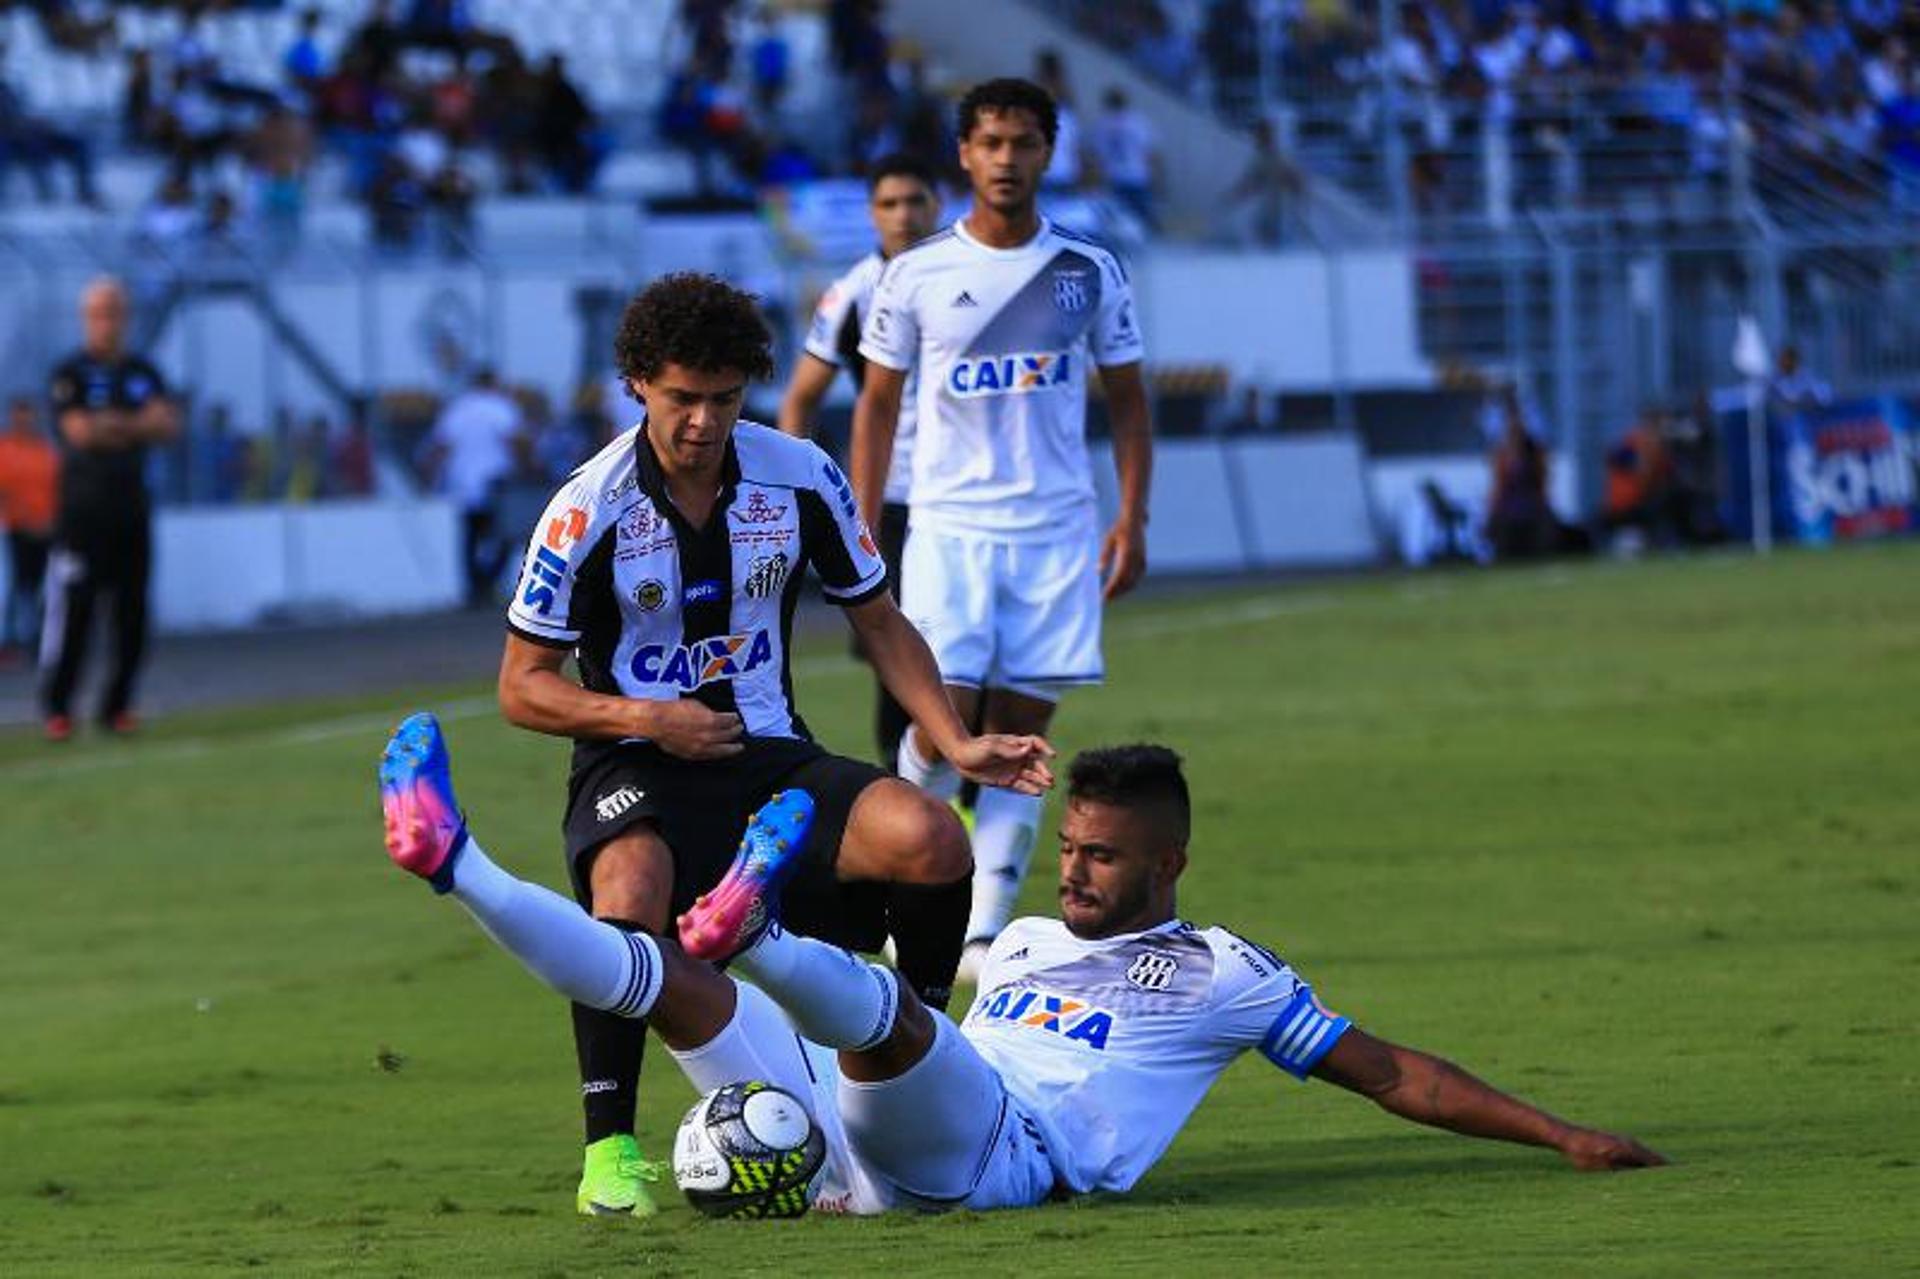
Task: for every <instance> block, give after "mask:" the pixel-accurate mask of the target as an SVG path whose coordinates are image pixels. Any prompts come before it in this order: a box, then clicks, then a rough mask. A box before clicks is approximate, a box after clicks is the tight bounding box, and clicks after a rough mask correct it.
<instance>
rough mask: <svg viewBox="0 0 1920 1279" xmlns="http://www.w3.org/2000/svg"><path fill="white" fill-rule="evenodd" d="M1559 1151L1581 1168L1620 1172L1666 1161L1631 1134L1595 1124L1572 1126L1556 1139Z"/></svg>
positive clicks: (1654, 1166) (1594, 1170) (1583, 1170)
mask: <svg viewBox="0 0 1920 1279" xmlns="http://www.w3.org/2000/svg"><path fill="white" fill-rule="evenodd" d="M1560 1153H1561V1154H1563V1155H1565V1156H1566V1157H1567V1162H1568V1163H1570V1164H1572V1165H1573V1166H1574V1167H1575V1168H1578V1169H1579V1170H1580V1171H1582V1172H1620V1171H1623V1170H1625V1169H1628V1168H1658V1167H1659V1166H1660V1165H1662V1164H1664V1163H1666V1162H1667V1160H1666V1157H1665V1156H1664V1155H1662V1154H1660V1153H1659V1152H1658V1151H1655V1150H1649V1149H1648V1148H1647V1147H1645V1146H1643V1145H1641V1144H1640V1143H1639V1142H1637V1141H1635V1140H1634V1139H1633V1138H1631V1137H1620V1136H1616V1135H1615V1134H1613V1133H1610V1132H1601V1131H1600V1130H1599V1129H1597V1128H1575V1129H1573V1131H1572V1132H1570V1133H1568V1134H1567V1136H1566V1138H1565V1139H1564V1140H1562V1141H1561V1143H1560Z"/></svg>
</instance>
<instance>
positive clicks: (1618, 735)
mask: <svg viewBox="0 0 1920 1279" xmlns="http://www.w3.org/2000/svg"><path fill="white" fill-rule="evenodd" d="M838 651H839V646H838V645H837V644H836V645H825V644H823V645H821V646H820V647H819V648H818V649H817V650H815V651H814V652H813V654H812V655H811V656H810V657H809V659H808V661H807V663H806V672H805V675H804V678H803V681H802V689H801V699H802V705H803V707H804V708H805V709H806V711H807V714H808V716H809V718H810V719H812V720H813V722H814V723H815V726H816V728H818V729H819V730H820V731H821V732H822V735H823V736H824V737H825V738H826V739H827V740H828V741H829V742H830V743H832V744H835V745H838V746H840V747H842V748H844V749H850V750H854V751H859V750H863V749H864V748H865V742H866V730H865V714H866V704H867V698H866V692H865V678H866V677H865V675H864V673H863V672H862V671H861V670H860V669H859V668H856V667H854V666H852V665H851V664H850V663H847V662H846V661H844V660H843V659H840V658H839V657H837V656H836V654H837V653H838ZM1108 651H1109V658H1110V664H1111V672H1110V675H1111V678H1110V683H1109V686H1108V687H1107V688H1106V689H1105V690H1103V691H1100V692H1097V693H1088V694H1086V695H1082V696H1076V697H1075V698H1073V699H1072V700H1071V702H1070V703H1069V706H1068V709H1067V711H1066V713H1065V715H1064V716H1063V723H1062V726H1061V728H1062V731H1061V732H1060V733H1059V735H1058V739H1057V743H1056V744H1057V745H1059V746H1060V747H1061V748H1062V750H1063V753H1064V752H1066V751H1070V750H1072V749H1074V748H1076V747H1078V746H1083V745H1087V744H1091V743H1094V742H1097V741H1110V740H1115V739H1122V738H1139V737H1150V738H1156V739H1160V740H1164V741H1166V742H1169V743H1171V744H1173V745H1175V746H1177V747H1178V748H1179V749H1181V750H1182V751H1183V752H1184V753H1185V754H1186V756H1187V758H1188V761H1189V766H1190V772H1191V776H1192V778H1193V780H1194V783H1195V787H1196V800H1197V804H1198V809H1199V811H1198V815H1197V826H1198V830H1197V833H1196V841H1195V847H1194V856H1193V863H1192V869H1191V871H1190V873H1189V878H1188V883H1187V886H1186V891H1185V892H1184V893H1183V897H1182V907H1183V913H1184V914H1185V915H1187V916H1188V917H1190V918H1193V919H1196V920H1200V921H1205V922H1219V923H1224V924H1228V925H1230V926H1232V927H1234V928H1236V929H1239V930H1241V931H1243V932H1246V933H1248V934H1250V935H1252V936H1253V937H1255V938H1257V939H1261V940H1264V941H1266V942H1267V943H1268V944H1270V945H1272V946H1273V947H1275V948H1276V949H1278V950H1279V951H1280V952H1281V953H1282V954H1284V955H1285V956H1286V957H1287V958H1288V959H1289V960H1290V961H1291V962H1292V963H1293V964H1294V965H1295V966H1296V967H1298V968H1299V969H1300V970H1301V971H1302V972H1303V973H1305V974H1306V975H1307V976H1308V977H1310V978H1311V979H1312V980H1314V981H1315V983H1316V985H1317V986H1318V988H1319V989H1320V991H1321V993H1322V994H1323V996H1324V997H1325V998H1326V999H1327V1000H1328V1001H1329V1002H1330V1003H1331V1004H1333V1006H1335V1007H1337V1008H1339V1009H1340V1010H1341V1011H1343V1012H1346V1013H1348V1014H1350V1015H1352V1016H1353V1017H1355V1018H1356V1020H1358V1021H1360V1022H1361V1023H1362V1024H1364V1025H1366V1026H1368V1027H1369V1028H1370V1029H1373V1030H1375V1031H1376V1032H1379V1033H1383V1034H1386V1035H1388V1036H1391V1037H1394V1038H1398V1039H1402V1040H1405V1041H1408V1042H1411V1043H1414V1044H1417V1045H1421V1046H1425V1047H1429V1048H1431V1049H1434V1050H1436V1051H1439V1052H1442V1053H1445V1054H1447V1055H1449V1056H1453V1057H1455V1058H1457V1059H1458V1060H1460V1061H1462V1062H1463V1063H1465V1064H1467V1065H1469V1066H1470V1067H1472V1068H1474V1069H1476V1070H1477V1071H1479V1072H1480V1073H1482V1074H1483V1075H1485V1076H1486V1077H1488V1078H1489V1079H1491V1080H1493V1081H1494V1082H1496V1083H1499V1084H1502V1085H1505V1086H1507V1087H1509V1088H1512V1089H1514V1090H1516V1091H1519V1092H1521V1093H1523V1094H1525V1095H1527V1096H1529V1097H1531V1098H1533V1099H1535V1100H1537V1101H1539V1102H1541V1103H1542V1104H1544V1105H1546V1106H1548V1107H1549V1108H1553V1109H1556V1110H1560V1111H1562V1112H1563V1113H1565V1114H1568V1115H1569V1116H1573V1117H1578V1118H1582V1119H1586V1120H1588V1121H1591V1122H1594V1123H1597V1124H1601V1125H1604V1126H1611V1127H1615V1128H1618V1129H1621V1130H1624V1131H1628V1132H1632V1133H1634V1134H1635V1135H1638V1136H1640V1137H1642V1138H1643V1139H1645V1140H1646V1141H1648V1142H1649V1143H1650V1144H1652V1145H1654V1146H1655V1147H1657V1148H1659V1149H1661V1150H1663V1151H1664V1152H1666V1153H1667V1154H1668V1155H1669V1156H1671V1157H1672V1158H1673V1159H1674V1160H1675V1161H1676V1163H1675V1166H1673V1167H1671V1168H1668V1169H1664V1170H1660V1171H1657V1172H1651V1173H1640V1174H1633V1175H1629V1176H1619V1177H1597V1176H1582V1175H1579V1174H1575V1173H1573V1172H1571V1171H1569V1170H1567V1169H1565V1168H1564V1167H1563V1166H1562V1165H1561V1164H1560V1163H1559V1162H1558V1161H1557V1160H1556V1159H1555V1158H1554V1157H1553V1156H1551V1155H1549V1154H1547V1153H1545V1152H1540V1151H1534V1150H1528V1149H1522V1148H1517V1147H1506V1146H1497V1145H1491V1144H1485V1143H1474V1142H1469V1141H1466V1140H1464V1139H1461V1138H1455V1137H1452V1136H1448V1135H1445V1134H1437V1133H1431V1132H1427V1131H1424V1130H1419V1129H1415V1128H1412V1127H1409V1126H1406V1125H1404V1124H1402V1123H1400V1122H1399V1121H1397V1120H1394V1119H1392V1118H1390V1117H1388V1116H1386V1115H1383V1114H1381V1113H1379V1112H1377V1111H1375V1110H1374V1109H1373V1108H1371V1107H1370V1106H1368V1105H1366V1104H1365V1103H1363V1102H1360V1101H1357V1100H1355V1099H1353V1098H1351V1097H1349V1096H1347V1095H1345V1094H1342V1093H1339V1092H1337V1091H1335V1090H1333V1089H1330V1088H1326V1087H1325V1086H1321V1085H1310V1086H1301V1085H1298V1084H1295V1083H1293V1082H1292V1081H1291V1080H1289V1079H1287V1078H1286V1077H1284V1076H1282V1075H1280V1074H1279V1072H1277V1071H1275V1070H1273V1069H1272V1068H1271V1067H1269V1066H1267V1065H1266V1064H1265V1063H1264V1062H1260V1061H1258V1060H1257V1059H1255V1060H1249V1061H1243V1062H1241V1063H1240V1064H1239V1065H1237V1066H1235V1067H1234V1068H1233V1069H1232V1070H1231V1071H1230V1072H1229V1073H1228V1074H1227V1075H1226V1077H1225V1078H1224V1079H1223V1081H1222V1082H1221V1084H1220V1086H1219V1088H1218V1089H1217V1090H1216V1091H1215V1093H1214V1095H1213V1096H1212V1097H1211V1098H1209V1100H1208V1101H1207V1102H1206V1103H1205V1105H1203V1106H1202V1108H1201V1110H1200V1112H1199V1114H1198V1115H1197V1116H1196V1119H1195V1122H1194V1123H1193V1124H1192V1126H1191V1127H1190V1128H1189V1129H1188V1131H1187V1132H1186V1134H1185V1135H1184V1136H1183V1137H1182V1138H1181V1140H1180V1141H1178V1142H1177V1143H1176V1144H1175V1146H1174V1147H1173V1149H1172V1151H1171V1152H1170V1154H1169V1155H1168V1157H1167V1158H1166V1160H1165V1161H1164V1162H1163V1163H1162V1164H1161V1165H1160V1166H1159V1167H1158V1168H1157V1169H1155V1171H1154V1172H1153V1173H1152V1174H1150V1175H1149V1177H1148V1178H1147V1179H1146V1180H1145V1181H1144V1182H1143V1183H1142V1185H1141V1186H1140V1188H1139V1190H1138V1192H1137V1193H1136V1194H1134V1195H1132V1196H1130V1197H1128V1198H1126V1199H1095V1200H1090V1201H1086V1202H1081V1203H1076V1204H1070V1205H1062V1206H1055V1207H1049V1208H1045V1209H1041V1210H1037V1211H1031V1212H1019V1213H1003V1214H997V1215H989V1216H977V1217H976V1216H966V1215H961V1216H954V1217H944V1218H909V1217H896V1218H888V1219H881V1220H875V1221H837V1220H826V1219H807V1220H803V1221H800V1222H794V1223H784V1224H762V1225H754V1224H746V1223H742V1224H720V1223H709V1222H706V1221H703V1220H699V1219H696V1218H695V1217H694V1216H693V1215H692V1214H691V1212H690V1211H689V1210H688V1209H686V1208H685V1207H684V1205H682V1204H681V1203H680V1202H679V1200H678V1197H677V1195H674V1194H673V1192H672V1190H671V1187H667V1188H666V1193H665V1195H663V1202H665V1203H666V1204H667V1207H666V1210H665V1211H664V1212H663V1213H662V1214H661V1216H660V1217H659V1218H657V1219H655V1220H654V1221H651V1222H648V1223H644V1224H636V1223H631V1222H613V1221H604V1220H603V1221H583V1220H580V1219H578V1218H576V1217H574V1216H573V1215H572V1192H573V1183H574V1180H575V1178H576V1177H577V1175H578V1162H577V1157H578V1150H577V1144H576V1143H577V1139H578V1132H577V1124H578V1118H577V1113H576V1106H575V1103H574V1100H573V1097H574V1092H575V1088H576V1083H575V1079H574V1072H573V1063H572V1050H571V1047H570V1044H569V1040H568V1034H567V1016H566V1010H565V1006H564V1005H563V1004H562V1003H561V1002H560V1001H559V1000H558V999H557V998H555V997H553V996H551V995H549V994H547V993H546V992H545V991H544V990H542V989H540V988H538V987H537V986H536V985H535V984H534V983H533V982H532V981H531V980H530V979H528V978H526V977H525V976H523V975H522V974H521V973H520V971H519V970H518V969H517V968H516V967H514V966H513V965H512V963H511V962H510V961H509V960H507V959H506V958H504V957H502V956H500V955H498V954H496V953H494V952H493V950H492V948H491V946H490V944H489V943H487V942H486V941H485V940H484V939H483V938H482V937H480V935H479V934H478V933H477V932H476V931H475V930H474V929H473V928H472V927H471V926H470V925H469V924H468V923H467V921H466V919H465V918H464V917H463V916H462V915H461V913H460V912H459V911H458V910H457V909H455V908H453V907H451V906H449V905H447V904H446V903H444V902H441V901H437V900H435V899H433V898H432V897H431V896H430V895H429V894H428V893H426V892H425V891H424V890H422V889H421V888H420V887H419V886H418V885H416V884H413V883H410V882H407V881H406V880H404V879H403V878H402V877H401V876H400V875H398V874H397V873H396V872H394V871H392V870H391V869H390V868H389V867H388V866H387V864H386V861H385V858H384V857H383V856H382V854H381V851H380V846H379V820H378V810H377V804H376V801H375V796H374V790H373V786H372V772H373V761H374V757H375V755H376V753H377V751H378V749H379V747H380V745H381V742H382V740H383V737H384V731H385V725H387V724H388V723H390V722H391V721H392V719H394V718H396V717H397V716H398V715H399V714H401V713H402V712H403V711H404V710H406V709H410V708H412V707H414V706H415V705H422V704H424V705H431V706H439V707H442V708H451V712H452V715H451V718H450V723H449V733H450V736H451V739H452V742H453V748H454V762H455V769H456V777H457V779H458V781H459V783H460V789H461V794H462V797H463V799H464V801H465V802H466V803H467V805H468V806H469V809H470V811H471V815H472V818H473V821H474V823H475V826H476V829H478V830H479V831H481V832H483V835H484V838H485V840H486V842H487V844H488V847H489V849H490V851H492V852H493V854H494V856H495V857H496V858H497V859H498V860H500V861H502V862H503V863H505V864H507V865H509V866H511V867H513V868H515V869H517V870H518V871H520V872H521V873H523V874H526V875H529V876H531V877H534V878H538V879H541V880H544V881H546V882H548V883H552V884H558V883H560V882H561V867H560V862H559V856H558V854H557V852H556V851H555V848H556V837H555V827H556V823H557V819H558V805H559V799H560V787H561V782H562V777H563V769H564V763H565V751H564V749H563V748H562V747H561V746H560V745H559V744H558V743H554V742H552V741H549V740H545V739H537V738H534V737H532V736H529V735H526V734H522V733H518V732H516V731H513V730H511V729H509V728H507V727H506V726H505V725H504V724H503V723H501V722H500V721H499V719H498V718H497V717H496V716H494V715H492V714H491V713H489V712H487V711H486V709H485V701H484V695H485V694H486V693H487V691H488V690H487V687H486V686H485V685H484V684H480V683H474V684H466V685H461V686H458V687H450V688H440V689H432V690H420V691H418V692H416V693H415V694H413V695H410V696H395V697H378V698H361V699H358V700H353V701H347V702H339V703H328V704H324V705H301V706H287V707H278V708H273V709H270V710H269V709H262V710H258V711H251V712H243V713H230V714H223V715H220V716H217V717H215V716H209V717H205V718H191V717H186V718H178V719H175V720H173V721H171V722H169V723H166V724H164V725H161V726H159V728H158V729H157V730H156V731H155V732H154V733H153V734H152V735H151V736H150V738H149V739H148V740H146V741H143V742H141V743H139V744H137V745H131V746H130V745H123V744H118V743H106V744H101V745H94V744H76V745H75V747H74V748H72V749H70V750H69V751H67V752H65V753H63V754H60V755H58V756H51V757H50V756H49V754H48V752H47V751H46V750H45V749H43V748H42V747H41V746H40V745H39V744H38V742H37V741H34V740H32V739H30V738H26V737H8V738H0V797H3V802H0V909H4V912H5V922H4V925H0V992H3V993H0V1275H6V1276H22V1275H39V1274H86V1275H101V1274H147V1273H189V1272H191V1273H196V1274H200V1273H209V1274H211V1273H228V1272H241V1271H246V1270H253V1271H255V1272H258V1273H267V1274H275V1275H281V1274H334V1273H355V1274H358V1273H368V1274H388V1275H413V1274H419V1275H425V1274H455V1273H459V1274H464V1275H467V1276H490V1275H519V1274H527V1275H554V1276H574V1275H586V1274H634V1273H644V1274H661V1275H687V1276H693V1275H701V1276H727V1275H734V1274H743V1275H744V1274H793V1273H803V1274H813V1275H818V1276H823V1277H825V1276H840V1275H882V1274H891V1275H903V1274H913V1275H930V1274H969V1275H1000V1274H1012V1273H1016V1272H1018V1273H1020V1274H1022V1275H1025V1276H1040V1275H1052V1274H1062V1275H1067V1274H1071V1275H1080V1274H1092V1273H1101V1274H1116V1275H1128V1274H1149V1273H1157V1274H1164V1273H1167V1272H1168V1271H1169V1270H1170V1269H1174V1270H1177V1271H1178V1272H1184V1273H1187V1274H1196V1275H1254V1274H1275V1273H1283V1272H1285V1273H1298V1274H1313V1273H1326V1272H1335V1273H1358V1274H1374V1273H1383V1272H1393V1273H1422V1274H1428V1273H1432V1274H1461V1275H1482V1274H1494V1273H1520V1274H1529V1275H1545V1274H1562V1273H1591V1274H1602V1273H1604V1274H1609V1275H1613V1274H1689V1275H1697V1274H1709V1273H1719V1274H1731V1273H1738V1274H1777V1273H1826V1274H1881V1273H1889V1272H1893V1271H1896V1270H1906V1271H1908V1272H1912V1271H1913V1270H1914V1269H1915V1268H1916V1267H1920V1065H1916V1058H1917V1057H1920V1053H1917V1051H1916V1050H1917V1049H1920V997H1917V995H1916V991H1917V990H1920V794H1917V793H1916V788H1915V784H1914V777H1915V771H1914V749H1915V740H1916V738H1915V724H1916V721H1915V714H1916V709H1920V545H1915V544H1907V545H1899V546H1890V547H1880V548H1870V549H1864V550H1853V551H1848V552H1844V553H1841V552H1835V553H1827V554H1788V555H1781V556H1778V557H1776V558H1775V559H1773V560H1772V561H1770V562H1765V563H1757V562H1753V561H1750V560H1747V559H1745V558H1742V557H1737V556H1729V557H1714V558H1705V559H1696V560H1688V561H1676V562H1665V563H1653V564H1644V565H1635V566H1620V565H1593V566H1584V567H1574V568H1568V569H1550V570H1539V571H1525V572H1511V573H1508V572H1498V573H1487V574H1473V575H1465V576H1435V577H1427V578H1420V579H1375V580H1366V581H1359V582H1351V583H1317V584H1309V585H1305V586H1291V587H1286V588H1261V589H1258V590H1247V589H1241V590H1235V591H1226V592H1218V593H1208V594H1196V595H1182V596H1179V597H1167V596H1163V597H1161V598H1159V599H1157V600H1149V601H1145V602H1141V603H1136V604H1130V605H1128V606H1126V607H1123V608H1121V609H1120V610H1118V611H1117V612H1116V613H1115V615H1114V616H1113V619H1112V621H1111V624H1110V629H1109V645H1108ZM1050 873H1051V867H1050V865H1049V863H1048V859H1047V858H1046V857H1045V856H1044V854H1043V855H1042V856H1041V857H1040V858H1039V859H1038V861H1037V862H1036V865H1035V867H1034V873H1033V875H1032V877H1031V878H1030V880H1029V882H1028V885H1027V903H1028V905H1030V906H1031V907H1032V908H1034V909H1035V910H1044V909H1046V907H1047V904H1048V902H1049V901H1050V892H1049V886H1050ZM648 1080H649V1082H648V1083H647V1085H646V1092H645V1096H644V1098H643V1133H642V1141H643V1144H644V1145H645V1146H646V1147H647V1148H648V1149H649V1150H650V1151H651V1152H652V1153H655V1154H657V1155H664V1153H665V1151H666V1148H667V1145H668V1140H669V1136H670V1133H671V1131H672V1127H673V1124H674V1122H675V1121H676V1120H677V1118H678V1116H679V1114H680V1112H681V1110H682V1109H683V1108H684V1107H685V1105H686V1104H687V1102H688V1101H689V1100H690V1097H691V1091H690V1089H689V1088H688V1087H687V1085H686V1084H685V1083H684V1082H683V1081H682V1080H681V1079H680V1078H679V1077H678V1076H677V1075H675V1074H674V1073H673V1072H672V1069H671V1063H670V1062H669V1061H668V1060H667V1059H666V1057H665V1055H664V1054H662V1053H658V1052H655V1053H653V1054H651V1056H650V1060H649V1063H648Z"/></svg>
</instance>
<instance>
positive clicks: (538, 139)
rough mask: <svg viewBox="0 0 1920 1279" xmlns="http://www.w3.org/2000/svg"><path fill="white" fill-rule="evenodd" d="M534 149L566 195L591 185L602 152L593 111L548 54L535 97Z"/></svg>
mask: <svg viewBox="0 0 1920 1279" xmlns="http://www.w3.org/2000/svg"><path fill="white" fill-rule="evenodd" d="M534 101H535V104H536V105H535V114H534V122H533V146H534V150H535V151H536V153H538V155H539V157H540V163H541V165H542V167H544V168H545V169H546V171H547V176H548V177H549V179H551V180H552V182H553V183H554V184H555V185H556V186H558V187H559V188H560V190H562V191H564V192H566V193H567V194H568V195H580V194H581V193H583V192H585V191H586V190H587V189H588V188H589V187H590V186H592V185H593V174H594V170H596V169H597V168H598V167H599V165H600V159H601V155H602V152H603V150H604V148H603V144H602V143H601V141H600V139H599V138H598V137H597V136H596V135H595V122H594V117H593V110H592V108H590V107H588V106H587V100H586V99H585V98H583V97H581V96H580V91H579V90H578V89H576V88H575V87H574V85H573V82H572V81H571V80H569V79H568V78H567V66H566V60H565V59H563V58H562V57H561V56H560V55H559V54H557V53H555V54H549V55H548V57H547V60H546V61H545V62H544V63H543V64H541V67H540V78H539V84H538V87H537V90H536V95H535V99H534Z"/></svg>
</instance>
